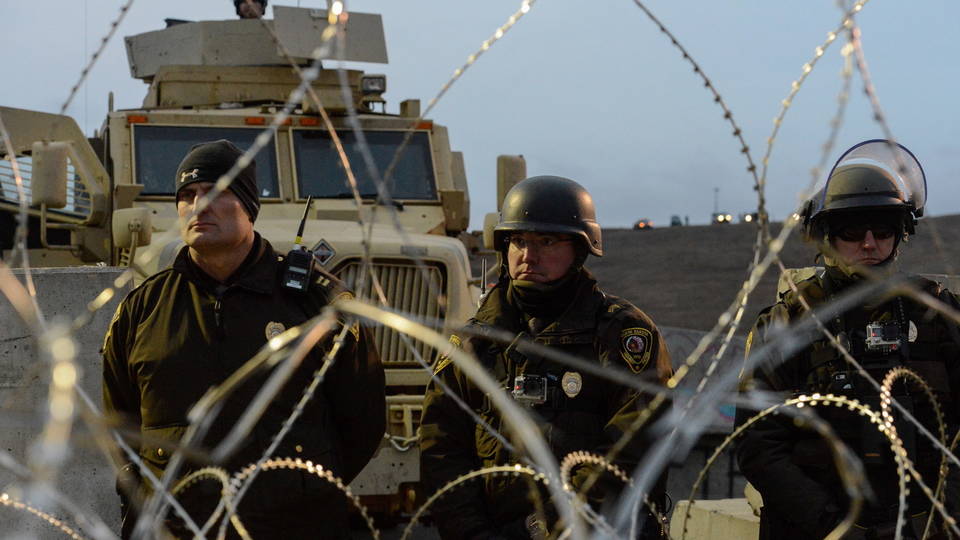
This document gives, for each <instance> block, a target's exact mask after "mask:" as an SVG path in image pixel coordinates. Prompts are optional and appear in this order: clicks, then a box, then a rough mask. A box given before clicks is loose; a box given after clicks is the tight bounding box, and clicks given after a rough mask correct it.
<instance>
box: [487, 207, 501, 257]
mask: <svg viewBox="0 0 960 540" xmlns="http://www.w3.org/2000/svg"><path fill="white" fill-rule="evenodd" d="M499 222H500V214H498V213H496V212H491V213H489V214H487V215H485V216H483V247H485V248H486V249H493V248H494V245H493V228H494V227H496V226H497V223H499Z"/></svg>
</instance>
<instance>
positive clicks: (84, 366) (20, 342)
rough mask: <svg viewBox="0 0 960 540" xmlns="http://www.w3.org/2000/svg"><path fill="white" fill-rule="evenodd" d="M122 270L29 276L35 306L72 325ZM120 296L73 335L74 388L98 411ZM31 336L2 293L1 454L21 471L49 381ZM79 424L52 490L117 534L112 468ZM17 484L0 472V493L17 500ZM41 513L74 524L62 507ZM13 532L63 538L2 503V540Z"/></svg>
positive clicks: (49, 507) (41, 417) (31, 446)
mask: <svg viewBox="0 0 960 540" xmlns="http://www.w3.org/2000/svg"><path fill="white" fill-rule="evenodd" d="M120 272H121V269H118V268H99V267H83V268H44V269H37V270H34V272H33V279H34V283H35V285H36V290H37V303H38V304H39V306H40V309H41V311H42V312H43V314H44V315H45V317H46V319H47V321H48V323H55V322H58V321H64V320H67V319H72V318H73V317H75V316H77V315H79V314H80V313H82V312H83V311H84V310H85V309H86V305H87V303H88V302H90V301H91V300H93V299H94V298H95V297H96V296H97V294H99V293H100V291H102V290H103V289H105V288H106V287H109V286H111V285H112V283H113V280H114V279H115V278H116V277H117V276H118V275H119V274H120ZM15 274H16V275H17V277H18V279H20V280H21V281H22V280H23V273H22V272H20V271H15ZM125 294H126V291H120V292H119V293H118V294H117V295H116V296H115V297H114V299H113V300H112V301H111V302H110V303H109V304H108V305H107V306H106V307H104V308H103V309H101V310H100V311H99V312H97V313H96V315H94V317H93V319H92V320H91V322H90V323H89V324H88V325H86V326H85V327H84V328H83V329H81V330H80V331H79V332H77V333H76V334H75V335H74V338H75V340H76V345H77V352H78V356H77V364H78V367H79V368H80V378H79V385H80V387H81V388H82V389H83V390H84V391H86V392H87V393H88V394H89V395H90V397H91V399H92V400H93V401H94V403H96V404H97V407H99V406H100V403H101V397H100V395H101V391H100V379H101V361H100V346H101V343H102V341H103V335H104V332H105V331H106V329H107V325H108V324H109V323H110V319H111V317H112V316H113V313H114V310H115V309H116V306H117V303H118V302H119V299H121V298H123V296H124V295H125ZM36 338H37V336H34V335H32V333H31V332H30V330H29V329H28V328H27V327H26V325H24V324H23V322H22V321H21V320H20V318H19V316H18V315H17V314H16V312H15V311H14V310H13V307H12V306H11V305H10V303H9V301H7V299H6V298H5V297H4V296H3V295H0V411H2V412H0V450H3V451H5V452H8V453H9V454H10V455H11V456H12V457H13V458H14V459H15V460H16V461H17V462H19V463H21V464H24V465H26V464H28V463H29V458H30V456H31V454H32V453H34V452H35V451H36V449H35V446H34V444H35V442H36V440H37V437H38V436H39V435H40V433H41V432H42V430H43V421H44V418H45V417H44V410H45V408H46V402H47V387H48V385H49V379H50V373H49V369H48V366H47V365H45V364H44V360H43V359H42V357H41V355H40V354H39V350H38V345H37V339H36ZM77 410H78V411H79V410H81V409H77ZM82 424H83V422H82V421H81V420H78V421H77V422H75V425H74V432H73V436H72V437H71V441H72V446H71V450H70V453H69V456H68V458H67V461H66V464H65V466H64V467H63V469H62V471H61V472H60V475H59V477H57V478H56V479H55V481H54V485H55V487H56V489H57V490H58V491H60V493H62V494H63V495H64V496H65V497H67V498H69V499H70V500H72V501H73V503H74V504H75V505H76V506H77V508H79V509H80V510H82V511H83V512H84V514H86V515H97V516H99V517H100V519H102V520H104V521H105V522H106V523H107V525H109V526H111V527H112V528H113V529H114V530H117V531H119V501H118V499H117V497H116V495H115V494H114V488H113V484H114V475H113V467H112V466H111V465H110V463H109V461H108V459H107V458H106V457H105V456H104V455H103V454H102V453H101V452H100V451H99V450H98V449H97V447H96V445H95V444H94V443H93V440H92V439H91V437H90V436H89V432H88V431H87V430H86V429H85V428H84V427H83V425H82ZM19 486H22V484H21V483H20V482H19V479H18V478H17V476H16V475H15V474H14V473H13V472H11V471H10V470H9V469H8V468H6V467H2V468H0V491H3V492H7V493H10V494H11V495H13V496H22V493H21V492H20V491H19ZM41 509H42V510H43V511H45V512H47V513H49V514H51V515H52V516H54V517H56V518H59V519H61V520H63V521H64V522H65V523H67V524H69V525H70V526H71V527H73V528H76V527H77V520H76V519H75V518H74V517H73V516H71V515H70V514H69V513H67V512H66V511H65V510H64V509H63V508H58V507H56V506H54V505H51V504H49V503H44V504H42V508H41ZM18 533H19V534H27V535H29V536H33V537H37V538H42V539H47V538H50V539H53V538H56V539H60V538H64V537H65V536H64V534H63V533H62V532H60V531H58V530H57V529H56V528H55V527H53V526H51V525H50V524H49V523H47V522H46V521H44V520H43V519H41V518H39V517H37V516H35V515H33V514H30V513H28V512H27V511H25V510H18V509H15V508H12V507H9V506H2V505H0V536H4V537H7V536H11V535H14V534H18Z"/></svg>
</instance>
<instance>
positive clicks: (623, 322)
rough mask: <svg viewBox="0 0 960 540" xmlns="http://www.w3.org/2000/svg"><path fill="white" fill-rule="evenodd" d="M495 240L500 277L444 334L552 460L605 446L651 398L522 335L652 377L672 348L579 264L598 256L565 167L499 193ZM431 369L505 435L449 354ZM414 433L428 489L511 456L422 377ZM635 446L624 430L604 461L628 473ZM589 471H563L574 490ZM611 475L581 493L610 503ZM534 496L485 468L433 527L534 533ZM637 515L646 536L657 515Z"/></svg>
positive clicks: (663, 373) (585, 204) (614, 486)
mask: <svg viewBox="0 0 960 540" xmlns="http://www.w3.org/2000/svg"><path fill="white" fill-rule="evenodd" d="M494 238H495V242H496V249H497V250H498V251H499V255H500V260H501V267H500V271H501V273H500V280H499V282H498V283H497V284H496V285H495V286H494V287H493V289H492V290H491V291H490V292H489V294H487V295H486V296H485V298H484V299H483V300H482V303H481V305H480V309H479V310H478V311H477V314H476V316H475V317H474V318H473V319H471V320H470V321H469V323H468V324H467V326H466V327H465V328H464V330H463V331H462V332H460V333H457V334H456V335H454V336H452V337H451V341H452V342H453V343H454V344H456V345H458V346H461V347H463V348H464V349H466V350H467V351H470V352H472V353H473V354H474V355H476V356H477V358H478V360H479V361H480V362H481V363H482V364H483V365H484V366H485V367H486V368H487V369H488V370H489V372H490V373H491V374H492V375H493V376H494V377H495V378H496V379H497V380H499V381H500V383H501V384H502V385H503V387H504V388H505V390H507V391H510V392H511V393H512V395H513V397H514V398H515V399H516V400H517V401H518V402H520V403H521V404H524V405H527V406H529V407H530V410H531V412H532V413H533V417H534V418H535V419H536V421H537V422H538V423H539V425H540V426H541V428H542V432H543V435H544V436H545V437H546V440H547V442H548V444H549V445H550V448H551V449H552V451H553V452H554V454H555V455H556V456H557V457H558V459H562V458H563V456H565V455H567V454H568V453H570V452H573V451H578V450H583V451H589V452H594V453H597V454H600V455H603V454H605V453H606V452H607V451H608V450H609V449H610V448H611V446H612V445H613V444H614V443H615V442H617V441H618V440H619V439H620V438H621V436H622V435H623V434H624V432H625V431H626V430H627V429H628V428H629V426H630V425H631V424H632V423H633V422H634V421H635V420H636V419H637V416H638V414H639V411H641V410H643V409H644V407H645V406H646V405H647V404H648V403H649V400H650V398H651V396H650V395H646V394H641V393H640V392H638V391H636V390H634V389H631V388H628V387H626V386H623V385H620V384H617V383H615V382H613V381H611V380H609V379H606V378H601V377H597V376H595V375H592V374H589V373H580V372H578V371H577V370H576V369H575V368H573V367H571V366H569V365H565V364H563V363H560V362H557V361H556V360H554V359H552V358H548V357H545V356H543V355H541V354H538V353H537V352H535V351H532V350H530V349H529V347H526V346H525V343H526V342H527V341H528V340H530V341H533V342H536V343H538V344H540V345H544V346H547V347H550V348H552V349H555V350H557V351H562V352H564V353H568V354H571V355H574V356H577V357H580V358H582V359H585V360H588V361H590V362H593V363H595V364H597V365H598V366H616V367H618V368H623V369H626V370H629V371H630V372H632V373H633V374H634V376H636V377H637V378H639V379H643V380H646V381H651V382H660V383H662V382H664V381H665V380H666V379H667V378H669V376H670V375H671V366H670V356H669V354H668V353H667V348H666V345H665V344H664V342H663V339H662V337H661V335H660V333H659V331H658V330H657V327H656V326H655V325H654V324H653V321H651V320H650V318H649V317H647V316H646V315H645V314H644V313H643V312H642V311H640V310H639V309H637V308H636V307H634V306H633V305H632V304H630V303H629V302H627V301H626V300H622V299H620V298H617V297H615V296H611V295H607V294H605V293H604V292H603V291H601V289H600V287H599V286H598V285H597V281H596V280H595V279H594V278H593V276H592V275H591V274H590V272H588V271H587V270H586V269H585V268H584V267H583V263H584V261H585V260H586V258H587V256H588V255H590V254H592V255H595V256H597V257H599V256H602V255H603V247H602V244H601V241H600V226H599V225H598V224H597V222H596V219H595V212H594V205H593V200H592V199H591V197H590V194H589V193H587V191H586V190H585V189H584V188H583V187H582V186H580V185H579V184H577V183H576V182H574V181H572V180H568V179H566V178H560V177H556V176H537V177H533V178H528V179H526V180H524V181H522V182H520V183H518V184H517V185H516V186H514V187H513V189H511V190H510V191H509V192H508V193H507V195H506V197H505V198H504V201H503V210H502V211H501V213H500V222H499V224H498V225H497V226H496V227H495V229H494ZM496 330H499V331H506V332H508V333H509V334H511V335H513V336H515V338H514V339H513V340H512V342H510V343H505V342H503V341H502V340H498V339H494V338H493V337H491V336H489V333H490V332H491V331H496ZM435 375H436V377H437V378H438V379H439V380H442V381H443V382H444V383H446V386H447V388H450V389H451V390H452V391H453V392H456V393H457V394H458V395H459V397H460V398H462V399H463V400H464V401H465V402H466V403H467V404H468V405H469V406H470V407H471V408H473V410H474V411H475V412H476V413H477V414H478V415H479V416H480V418H482V419H483V420H484V421H485V422H486V423H487V424H488V425H489V426H492V427H493V429H495V430H497V431H500V433H502V434H503V435H505V436H507V437H510V434H509V433H503V430H504V429H506V424H505V423H504V422H503V421H502V418H501V417H500V411H497V410H495V409H493V408H492V406H491V402H490V399H489V398H488V397H486V396H484V395H483V393H482V392H481V391H479V390H478V388H477V387H476V386H475V385H474V384H473V383H472V382H471V381H469V380H467V379H466V377H465V376H464V375H463V373H462V372H461V371H460V369H459V368H458V367H457V366H456V365H454V364H452V362H451V360H450V358H449V357H441V358H440V359H438V362H437V365H436V367H435ZM420 444H421V474H422V476H423V481H424V483H425V484H426V487H427V488H428V489H431V490H433V491H436V490H437V489H440V488H441V487H443V485H444V484H446V483H447V482H449V481H451V480H453V479H455V478H456V477H458V476H459V475H462V474H464V473H467V472H469V471H473V470H476V469H480V468H481V467H488V466H493V465H502V464H509V463H517V462H519V461H520V459H521V456H517V455H512V454H511V453H510V452H509V451H508V450H507V449H505V448H504V446H503V444H502V443H501V442H500V441H499V440H498V439H497V438H496V437H494V436H493V435H492V434H491V433H489V432H488V431H486V430H485V429H483V428H481V427H479V426H478V425H476V424H475V423H474V420H473V419H472V418H471V417H470V415H468V414H467V413H466V412H465V411H464V410H463V409H461V408H460V407H459V406H458V405H457V404H456V402H455V401H454V400H453V399H452V398H451V396H449V395H447V394H446V393H445V391H444V390H443V389H442V388H441V386H439V385H438V384H437V382H436V381H431V383H430V385H429V387H428V389H427V395H426V401H425V404H424V410H423V418H422V422H421V427H420ZM647 444H648V441H646V440H645V439H644V437H643V434H642V433H641V434H635V435H634V436H633V437H632V438H631V439H630V441H629V442H628V443H627V445H626V446H625V447H624V448H623V450H622V451H621V452H620V453H619V454H618V456H617V458H616V460H615V463H616V464H618V465H620V466H621V467H623V468H624V469H626V470H627V471H628V472H629V471H632V470H633V468H634V467H635V465H636V464H637V462H638V461H639V459H640V458H641V457H642V455H643V453H644V451H645V449H646V446H647ZM591 472H593V471H592V470H591V469H590V468H587V467H584V468H581V469H580V470H578V471H575V475H574V481H573V484H574V488H576V489H580V488H581V487H582V486H583V484H584V481H585V480H586V479H587V478H588V477H589V476H590V475H591ZM664 485H665V474H664V477H663V478H661V481H660V483H659V484H658V485H657V487H656V488H655V490H654V493H653V494H652V495H651V497H650V498H651V500H653V501H654V502H655V503H656V504H657V505H658V510H659V511H661V512H663V511H664V505H663V499H664V497H663V489H664ZM621 487H622V484H620V483H619V481H616V480H615V479H611V478H607V477H601V481H600V482H599V484H597V487H596V488H595V489H593V490H592V491H591V492H590V493H589V495H590V500H591V502H593V503H595V504H598V505H599V504H603V503H605V504H607V505H611V506H612V505H613V503H614V502H615V501H614V500H613V499H614V496H613V494H614V493H616V492H618V491H619V489H620V488H621ZM541 495H542V493H541V492H537V491H532V490H531V489H530V487H529V484H528V483H527V482H526V481H525V480H524V479H520V478H515V477H510V478H503V477H487V478H486V480H485V482H484V483H483V485H479V484H477V483H472V484H467V485H465V486H462V487H461V488H460V490H459V491H457V492H455V493H453V494H451V495H448V496H447V497H445V498H443V499H441V500H439V501H437V503H436V505H435V507H434V508H433V509H432V514H433V516H434V520H435V522H436V523H437V525H438V528H439V531H440V535H441V537H443V538H445V539H450V538H464V539H493V538H530V537H535V538H536V537H539V536H540V535H542V534H544V533H545V531H546V530H548V529H550V530H553V529H555V527H556V514H555V511H553V509H552V507H551V506H550V503H549V499H547V498H545V497H544V498H542V500H541V501H540V502H542V503H543V504H544V506H545V507H546V508H547V511H546V513H545V514H544V513H538V512H536V511H535V505H534V503H533V502H532V501H533V500H535V499H536V498H537V497H539V496H541ZM604 499H606V500H604ZM596 508H597V509H599V508H600V507H599V506H597V507H596ZM645 523H646V526H645V529H644V537H645V538H647V537H657V535H658V534H659V524H658V523H657V522H656V520H654V519H652V518H650V519H646V521H645Z"/></svg>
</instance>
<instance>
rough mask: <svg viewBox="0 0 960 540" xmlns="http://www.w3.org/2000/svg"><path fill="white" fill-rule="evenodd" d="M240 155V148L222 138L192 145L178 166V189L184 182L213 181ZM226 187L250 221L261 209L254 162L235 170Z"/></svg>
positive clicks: (186, 183)
mask: <svg viewBox="0 0 960 540" xmlns="http://www.w3.org/2000/svg"><path fill="white" fill-rule="evenodd" d="M242 155H243V151H242V150H240V149H239V148H237V147H236V146H235V145H234V144H233V143H232V142H230V141H228V140H225V139H220V140H219V141H212V142H205V143H200V144H197V145H194V146H193V148H191V149H190V151H189V152H187V156H186V157H184V158H183V161H181V162H180V166H179V167H177V177H176V185H177V193H179V192H180V190H181V189H182V188H183V187H184V186H188V185H190V184H193V183H196V182H216V181H217V180H218V179H219V178H220V177H221V176H223V175H224V174H226V173H227V171H229V170H230V168H231V167H233V164H234V163H235V162H236V161H237V159H238V158H239V157H240V156H242ZM228 189H230V191H232V192H233V194H234V195H236V196H237V198H238V199H240V203H241V204H243V208H244V209H245V210H246V211H247V214H249V215H250V221H256V219H257V214H258V213H259V212H260V196H259V195H258V194H257V164H256V162H254V161H250V164H249V165H247V166H246V167H244V168H243V169H242V170H241V171H240V172H239V173H237V176H236V177H235V178H234V179H233V181H232V182H230V185H229V186H228Z"/></svg>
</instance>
